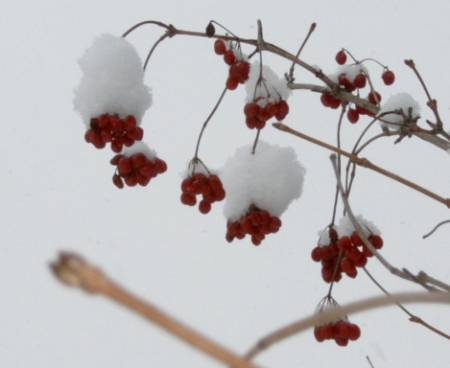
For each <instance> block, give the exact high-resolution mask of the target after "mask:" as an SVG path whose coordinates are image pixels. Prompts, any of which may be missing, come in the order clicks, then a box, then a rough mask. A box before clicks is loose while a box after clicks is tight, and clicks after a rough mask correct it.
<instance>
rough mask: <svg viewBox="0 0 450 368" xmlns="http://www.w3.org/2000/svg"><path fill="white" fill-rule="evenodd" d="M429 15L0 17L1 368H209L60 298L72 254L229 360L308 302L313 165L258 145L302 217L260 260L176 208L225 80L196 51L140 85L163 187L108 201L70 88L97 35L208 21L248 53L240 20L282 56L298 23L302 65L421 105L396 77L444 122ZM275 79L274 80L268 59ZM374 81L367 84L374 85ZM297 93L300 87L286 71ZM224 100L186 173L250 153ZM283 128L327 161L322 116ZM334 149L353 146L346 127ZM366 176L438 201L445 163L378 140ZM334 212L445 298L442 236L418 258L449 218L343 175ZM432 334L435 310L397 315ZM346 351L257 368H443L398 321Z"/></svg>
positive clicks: (410, 143)
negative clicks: (338, 60)
mask: <svg viewBox="0 0 450 368" xmlns="http://www.w3.org/2000/svg"><path fill="white" fill-rule="evenodd" d="M449 14H450V5H449V3H448V2H447V1H444V0H440V1H428V2H424V1H378V2H369V1H339V2H336V1H315V2H301V1H296V2H294V1H285V0H280V1H276V2H273V3H272V2H261V1H247V2H244V1H223V2H216V1H198V0H193V1H186V2H180V1H171V0H167V1H128V2H126V3H125V2H112V1H91V2H87V1H86V2H80V1H77V2H76V1H63V0H60V1H49V0H43V1H39V2H32V1H16V2H10V3H8V4H7V5H6V4H5V5H4V6H3V10H2V12H0V28H1V32H0V34H1V44H2V57H1V58H0V70H1V71H2V73H1V87H0V88H1V94H2V95H1V97H2V102H3V103H2V111H3V123H2V125H3V141H2V144H1V145H0V157H2V158H3V161H2V162H3V170H2V172H3V174H2V180H1V182H2V183H1V186H2V191H1V192H0V203H1V210H0V215H1V223H2V242H1V245H0V252H1V253H0V269H1V274H2V275H3V276H2V277H1V278H0V287H1V290H2V291H3V293H2V297H1V308H0V310H1V313H0V366H2V367H14V368H22V367H23V368H25V367H26V368H28V367H35V368H41V367H42V368H48V367H64V368H79V367H84V368H91V367H92V368H94V367H109V368H119V367H134V368H139V367H148V366H153V367H184V368H187V367H192V368H194V367H220V366H221V365H220V364H218V363H216V362H213V361H211V360H210V359H209V358H206V357H205V356H204V355H202V354H200V353H197V352H196V351H194V350H192V349H191V348H189V347H187V346H185V345H183V344H182V343H179V342H178V341H177V340H175V339H174V338H172V337H170V336H168V335H166V334H165V333H163V332H161V331H160V330H158V329H156V328H155V327H153V326H151V325H148V324H147V323H145V322H143V321H142V320H141V319H140V318H138V317H136V316H134V315H131V314H129V313H128V312H126V311H124V310H122V309H120V308H118V307H116V306H114V305H111V304H109V303H107V302H106V301H105V300H102V299H101V298H88V297H86V296H85V295H82V294H80V293H79V292H75V291H73V290H68V289H66V288H63V287H61V286H60V285H59V284H58V283H56V282H55V281H54V280H53V278H52V277H51V276H50V274H49V272H48V270H47V268H46V267H47V263H48V262H49V261H50V260H51V259H52V258H53V257H54V256H55V254H56V252H57V251H58V250H59V249H71V250H75V251H77V252H80V253H82V254H84V255H85V256H86V257H88V258H89V259H92V260H93V261H95V262H97V263H99V264H100V265H102V267H104V268H105V269H106V270H107V271H108V272H109V273H110V274H111V275H112V276H113V277H115V278H116V279H117V280H120V281H121V282H122V283H123V284H124V285H126V286H127V287H129V288H130V289H131V290H133V291H135V292H136V293H139V294H140V295H142V296H143V297H147V298H149V299H150V300H152V301H153V302H155V303H157V304H158V305H159V306H161V307H162V308H164V309H165V310H167V311H169V312H171V313H173V314H174V315H175V316H176V317H178V318H179V319H181V320H183V321H186V322H187V323H189V324H191V325H193V326H195V327H197V328H199V329H200V330H201V331H203V332H204V333H205V334H207V335H210V336H212V337H214V338H216V339H217V340H219V341H220V342H222V343H224V344H226V345H227V346H229V347H230V348H232V349H234V350H236V351H237V352H244V351H245V350H246V349H247V348H248V347H249V346H250V345H251V344H253V343H254V342H255V341H256V339H257V338H259V337H260V336H261V335H263V334H265V333H267V332H269V331H270V330H272V329H273V328H275V327H279V326H281V325H282V324H285V323H286V322H288V321H291V320H294V319H298V318H300V317H303V316H306V315H307V314H309V313H311V312H312V311H313V310H314V308H315V306H316V304H317V302H318V301H319V300H320V299H321V298H322V297H323V296H324V295H325V294H326V291H327V285H326V284H324V283H323V282H322V280H321V277H320V267H319V265H318V264H315V263H313V262H312V261H311V260H310V256H309V254H310V251H311V249H312V247H313V246H315V242H316V240H317V231H318V230H320V229H321V228H323V227H324V226H326V225H327V223H328V222H329V219H330V212H331V206H332V197H333V195H334V193H333V188H334V180H333V176H332V171H331V166H330V163H329V160H328V153H327V152H324V151H323V150H321V149H319V148H317V147H314V146H311V145H310V144H309V143H305V142H302V141H299V140H296V139H295V138H294V137H292V136H287V135H285V134H282V133H281V132H279V131H276V130H275V129H270V128H268V129H266V130H265V131H264V132H263V137H264V139H266V140H268V141H271V142H276V143H279V144H282V145H290V146H292V147H294V148H295V149H296V151H297V153H298V156H299V159H300V160H301V161H302V163H303V164H304V166H305V167H306V168H307V176H306V182H305V187H304V193H303V196H302V198H301V199H300V200H299V201H297V202H295V203H294V204H293V205H292V206H291V207H290V208H289V209H288V210H287V211H286V212H285V214H284V215H283V218H282V220H283V227H282V229H281V231H280V232H279V233H278V234H276V235H274V236H270V237H269V238H268V239H267V240H266V241H265V242H264V243H263V244H262V246H261V247H259V248H254V247H253V246H251V245H250V242H249V241H247V240H245V241H241V242H234V243H233V244H231V245H229V244H228V243H226V241H225V219H224V217H223V215H222V208H221V206H220V205H219V206H216V207H214V208H213V211H212V212H211V213H210V214H209V215H208V216H203V215H201V214H199V213H198V211H197V210H194V209H192V208H187V207H186V206H182V205H181V204H180V203H179V195H180V189H179V185H180V182H181V178H180V173H181V172H182V171H183V170H184V166H185V164H186V163H187V161H188V160H189V159H190V158H191V155H192V153H193V150H194V145H195V140H196V136H197V134H198V131H199V129H200V126H201V124H202V122H203V120H204V118H205V117H206V116H207V114H208V113H209V111H210V109H211V108H212V106H213V104H214V103H215V101H216V99H217V97H218V96H219V94H220V92H221V90H222V88H223V83H224V80H225V77H226V68H225V66H224V64H223V62H222V61H221V60H220V58H218V57H217V56H216V55H215V54H214V53H213V48H212V42H211V41H210V40H205V39H190V38H181V37H180V38H174V39H171V40H168V41H166V42H165V43H164V44H162V45H161V46H160V48H159V49H158V50H157V52H156V54H155V55H154V58H153V59H152V61H151V63H150V66H149V69H148V72H147V76H146V82H147V83H148V84H149V85H150V86H151V87H152V89H153V97H154V104H153V106H152V107H151V109H150V110H149V111H148V112H147V114H146V116H145V121H144V125H143V126H144V129H145V132H146V133H145V134H146V136H145V137H146V141H147V142H148V143H149V144H150V145H151V146H152V147H154V148H155V149H156V150H157V151H158V153H159V155H160V156H161V157H162V158H163V159H165V160H166V162H167V163H168V166H169V170H168V172H167V173H166V174H164V175H162V176H160V177H158V178H157V179H155V180H154V181H153V182H152V183H151V184H150V186H149V187H147V188H143V189H142V188H141V189H139V188H138V189H129V188H127V189H125V190H123V191H118V190H117V189H116V188H115V187H114V186H113V185H112V184H111V176H112V172H113V170H112V166H110V165H109V163H108V161H109V158H110V157H111V154H110V152H108V151H106V150H103V151H97V150H95V149H93V148H92V147H91V146H89V145H87V144H86V143H85V142H84V140H83V135H84V125H83V124H82V122H81V119H80V117H79V116H78V115H77V114H76V113H75V112H74V111H73V109H72V97H73V94H72V91H73V88H74V86H75V85H76V84H77V83H78V80H79V78H80V70H79V68H78V65H77V59H78V58H79V57H80V55H81V54H82V53H83V51H84V50H85V49H86V48H87V47H88V46H89V45H90V43H91V42H92V40H93V38H94V37H95V36H97V35H99V34H101V33H105V32H108V33H114V34H117V35H119V34H121V33H122V32H123V31H124V30H126V29H127V28H128V27H129V26H131V25H132V24H134V23H136V22H138V21H141V20H145V19H159V20H163V21H167V22H169V23H173V24H174V25H176V26H177V27H180V28H187V29H195V30H197V29H198V30H202V29H203V28H204V27H205V25H206V24H207V22H208V20H209V19H211V18H213V19H216V20H218V21H220V22H222V23H223V24H225V25H226V26H227V27H229V28H231V29H232V30H233V31H234V32H235V33H237V34H238V35H242V36H245V37H254V36H255V33H256V26H255V25H256V19H258V18H260V19H261V20H262V21H263V25H264V34H265V37H266V39H267V40H269V41H271V42H274V43H277V44H279V45H280V46H282V47H284V48H286V49H288V50H291V51H293V52H294V51H295V50H296V49H297V47H298V45H299V43H300V42H301V41H302V39H303V36H304V34H305V32H306V30H307V28H308V27H309V24H310V23H311V22H313V21H315V22H317V24H318V27H317V30H316V32H315V33H314V35H313V36H312V38H311V41H310V43H309V44H308V46H307V47H306V49H305V51H304V54H303V57H304V59H305V60H306V61H308V62H310V63H312V64H318V65H320V66H322V67H323V68H324V69H325V70H329V71H330V72H331V71H333V70H334V68H335V62H334V55H335V53H336V51H337V50H338V49H340V48H341V47H347V48H349V49H350V50H351V51H353V52H354V53H355V54H356V55H357V56H358V57H361V58H362V57H365V56H367V57H375V58H378V59H380V60H381V61H382V62H384V63H386V64H387V65H389V66H390V67H391V68H392V69H393V70H394V71H395V72H396V74H397V81H396V83H395V85H394V86H392V87H391V88H389V89H383V91H385V95H386V96H388V95H389V94H391V93H396V92H402V91H409V92H410V93H411V94H412V95H413V96H414V97H415V98H416V99H417V100H418V101H419V102H420V104H421V106H422V108H423V115H424V116H425V117H430V116H431V115H430V114H429V112H428V111H427V110H426V108H425V104H424V103H425V101H426V100H425V97H424V94H423V92H422V90H421V89H420V88H419V85H418V82H417V80H416V79H415V78H414V76H413V75H412V73H411V72H410V71H409V70H408V69H407V68H406V67H405V66H404V65H403V59H404V58H414V59H415V60H416V63H417V65H418V67H419V68H420V70H421V71H422V72H423V76H424V77H425V79H426V80H427V82H428V83H429V87H430V89H431V91H432V94H433V95H434V96H435V97H436V98H437V99H438V100H439V102H440V106H441V111H442V117H443V119H444V120H445V121H447V122H448V121H449V115H450V114H449V108H450V103H449V91H448V86H449V85H450V71H449V68H448V65H449V63H450V52H449V44H450V42H449V41H450V27H449V26H448V16H449ZM160 34H161V31H160V30H159V29H156V28H153V27H151V26H148V27H144V28H142V29H141V30H139V31H137V32H136V33H135V34H133V35H132V36H130V38H129V39H130V41H131V42H133V43H134V44H135V45H136V46H137V47H138V49H139V51H140V53H141V55H142V56H143V57H145V54H146V52H147V50H148V49H149V48H150V47H151V45H152V43H153V42H154V41H155V40H156V39H157V37H159V35H160ZM265 60H266V62H267V63H270V65H271V66H272V67H273V69H275V70H276V71H278V72H279V73H280V74H281V73H283V72H284V71H286V70H287V69H288V68H289V66H290V65H289V63H287V62H286V61H284V60H282V59H279V58H276V57H273V56H267V57H266V58H265ZM375 73H376V72H375ZM297 80H298V81H304V82H314V79H313V78H312V77H311V76H309V75H308V74H307V73H306V72H304V71H302V70H300V69H298V70H297ZM244 96H245V92H244V91H243V89H242V88H240V89H238V90H237V91H235V92H233V93H230V94H229V95H228V96H227V97H226V99H225V101H224V103H223V105H222V106H221V107H220V108H219V110H218V113H217V115H216V116H215V118H214V120H213V121H212V123H211V126H210V129H209V130H208V131H207V132H206V134H205V140H204V143H203V145H202V148H201V152H200V156H201V158H202V159H204V160H205V161H207V163H208V164H209V165H210V166H212V167H220V166H221V165H222V164H223V162H224V160H225V159H226V158H227V157H228V156H229V155H230V154H231V152H233V151H234V149H235V148H236V147H238V146H240V145H242V144H246V143H248V142H250V141H251V140H252V139H253V132H250V131H249V130H248V129H246V128H244V127H243V113H242V106H243V99H244ZM289 102H290V105H291V113H290V115H289V118H288V119H287V121H286V122H287V123H288V124H290V125H292V126H293V127H295V128H297V129H301V130H303V131H305V132H307V133H309V134H312V135H315V136H318V137H320V138H322V139H324V140H327V141H330V142H332V141H333V140H334V139H335V127H336V120H337V117H336V113H335V112H334V111H327V110H325V109H324V108H322V106H321V105H320V102H319V96H317V95H312V94H310V93H306V92H298V93H295V94H294V95H293V96H292V97H291V98H290V101H289ZM344 125H345V127H344V135H345V142H347V146H348V145H349V144H350V142H351V140H352V139H354V138H355V137H356V134H357V131H359V130H360V129H362V127H363V126H364V122H362V123H359V124H358V126H350V124H347V123H346V124H344ZM366 154H367V156H368V157H370V158H371V159H373V161H374V162H376V163H379V164H382V165H385V166H386V167H387V168H388V169H391V170H393V171H396V172H398V173H400V174H402V175H404V176H405V177H408V178H410V179H413V180H417V181H418V182H419V183H420V184H423V185H424V186H426V187H429V188H430V189H432V190H434V191H436V192H437V193H440V194H442V195H443V196H450V186H449V183H450V170H446V168H447V167H449V163H450V157H449V156H448V155H447V154H445V153H444V152H441V151H438V150H436V149H435V148H433V147H431V146H428V145H426V144H424V143H422V142H421V141H418V140H417V139H413V140H405V142H403V143H402V144H401V145H398V146H394V145H393V144H392V141H391V140H386V142H380V143H378V144H376V145H374V147H372V148H371V149H369V150H367V152H366ZM359 173H360V174H361V176H360V177H359V178H358V179H357V181H356V187H355V191H354V193H353V195H354V197H353V198H352V203H353V206H354V209H355V210H356V212H358V213H362V214H364V216H365V217H367V218H368V219H370V220H372V221H373V222H375V223H376V224H377V226H378V227H379V228H380V229H381V230H382V232H383V234H384V237H385V247H384V248H383V254H384V255H385V256H386V257H388V258H389V259H390V260H391V261H392V262H393V263H394V264H396V265H399V266H406V267H408V268H411V269H412V270H420V269H424V270H428V271H430V272H432V273H433V274H434V275H436V276H437V277H439V278H441V279H444V280H450V269H449V267H448V257H449V255H450V250H449V234H450V228H444V229H442V230H441V231H440V232H438V233H437V234H436V235H435V236H434V237H433V238H431V239H429V240H426V241H422V240H421V235H422V234H423V233H424V232H426V231H428V230H429V229H430V228H431V227H432V226H434V224H435V223H437V222H438V221H440V220H442V219H446V218H448V217H449V216H448V210H447V209H445V208H444V206H442V205H439V204H437V203H436V202H432V201H431V200H428V199H427V198H425V197H423V196H421V195H420V194H417V193H414V192H412V191H409V190H406V189H405V188H404V187H402V186H400V185H398V184H396V183H394V182H391V181H388V179H386V178H383V177H381V176H379V175H377V174H374V173H371V172H365V171H363V170H361V171H360V172H359ZM368 268H369V269H370V270H371V271H373V274H374V275H375V276H376V277H377V278H378V279H379V280H380V281H381V282H382V283H383V285H384V286H385V287H386V288H388V289H389V290H391V291H400V290H417V288H415V287H414V286H413V285H410V284H408V283H406V282H403V281H401V280H398V279H396V278H395V277H393V276H391V275H389V274H388V273H387V271H385V270H384V269H383V268H382V267H381V266H380V265H378V264H377V262H376V261H375V260H370V263H369V265H368ZM378 293H379V292H378V290H377V289H376V287H375V286H374V285H373V284H371V283H370V281H369V280H368V279H367V278H366V277H365V276H364V275H360V276H358V278H357V279H356V280H349V279H344V280H343V281H342V282H340V283H339V284H337V285H336V289H335V297H336V299H337V300H338V301H339V302H342V303H344V302H348V301H351V300H354V299H357V298H361V297H364V296H368V295H375V294H378ZM411 310H412V311H413V312H415V313H417V314H419V315H420V316H421V317H423V318H424V319H426V320H428V321H429V322H430V323H433V324H436V325H438V326H439V327H441V328H442V329H443V330H446V331H447V332H448V331H450V319H449V309H448V307H430V306H411ZM351 319H352V320H353V321H354V322H356V323H358V324H359V325H360V326H361V328H362V337H361V339H360V340H358V341H357V342H355V343H351V344H349V346H348V347H347V348H344V349H343V348H340V347H337V346H335V344H334V343H333V342H325V343H322V344H319V343H317V342H316V341H315V340H314V337H313V335H312V332H307V333H304V334H301V335H299V336H297V337H295V338H292V339H290V340H288V341H285V342H283V343H282V344H280V345H278V346H276V347H274V348H273V349H271V350H270V351H268V352H267V353H264V354H262V355H261V356H260V358H259V359H258V362H260V363H261V364H262V365H264V366H265V367H286V368H291V367H296V368H298V367H305V368H306V367H308V368H309V367H325V366H329V365H338V366H345V367H368V364H367V362H366V360H365V356H366V355H369V356H370V357H371V359H372V361H373V363H374V365H375V367H377V368H383V367H406V366H407V367H408V368H419V367H424V366H428V365H430V364H431V365H432V366H433V367H448V366H449V365H450V349H449V344H448V341H446V340H444V339H442V338H440V337H438V336H436V335H434V334H432V333H430V332H428V331H427V330H425V329H423V328H421V327H420V326H416V325H414V324H412V323H410V322H408V320H407V317H406V316H405V315H404V314H402V313H401V311H399V310H398V309H394V308H391V309H386V310H380V311H376V312H371V313H365V314H361V315H356V316H354V317H351Z"/></svg>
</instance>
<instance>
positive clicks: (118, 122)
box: [84, 114, 144, 153]
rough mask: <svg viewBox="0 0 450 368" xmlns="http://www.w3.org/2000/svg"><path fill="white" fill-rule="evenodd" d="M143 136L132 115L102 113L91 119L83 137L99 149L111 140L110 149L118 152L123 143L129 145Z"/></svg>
mask: <svg viewBox="0 0 450 368" xmlns="http://www.w3.org/2000/svg"><path fill="white" fill-rule="evenodd" d="M143 136H144V131H143V130H142V128H141V127H138V126H137V122H136V118H135V117H134V116H133V115H128V116H127V117H126V118H123V119H121V118H120V117H119V116H118V115H117V114H113V115H111V114H103V115H100V116H99V117H98V118H92V119H91V121H90V129H88V131H87V132H86V134H85V136H84V138H85V139H86V142H88V143H92V144H93V145H94V146H95V147H96V148H99V149H100V148H104V147H105V145H106V143H109V142H111V149H112V150H113V151H114V152H116V153H119V152H120V151H122V148H123V146H124V145H125V146H127V147H129V146H131V145H132V144H133V143H134V142H135V141H140V140H142V138H143Z"/></svg>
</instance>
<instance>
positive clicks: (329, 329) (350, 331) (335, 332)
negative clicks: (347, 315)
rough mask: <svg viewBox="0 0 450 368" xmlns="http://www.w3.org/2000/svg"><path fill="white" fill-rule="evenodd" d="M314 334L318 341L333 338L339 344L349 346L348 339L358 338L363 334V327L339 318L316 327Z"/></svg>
mask: <svg viewBox="0 0 450 368" xmlns="http://www.w3.org/2000/svg"><path fill="white" fill-rule="evenodd" d="M314 336H315V338H316V340H317V341H319V342H322V341H324V340H331V339H333V340H334V341H335V342H336V344H337V345H339V346H347V344H348V341H349V340H352V341H355V340H358V339H359V337H360V336H361V329H360V328H359V326H358V325H356V324H354V323H350V322H348V321H346V320H339V321H337V322H334V323H328V324H325V325H322V326H316V327H315V328H314Z"/></svg>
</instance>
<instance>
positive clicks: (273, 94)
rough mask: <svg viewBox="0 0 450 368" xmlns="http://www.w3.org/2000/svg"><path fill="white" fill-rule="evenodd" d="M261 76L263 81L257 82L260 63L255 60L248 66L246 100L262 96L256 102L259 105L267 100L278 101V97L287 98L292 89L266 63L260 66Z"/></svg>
mask: <svg viewBox="0 0 450 368" xmlns="http://www.w3.org/2000/svg"><path fill="white" fill-rule="evenodd" d="M262 76H263V81H264V83H258V80H259V77H260V64H259V62H255V63H253V64H252V66H251V68H250V76H249V79H248V81H247V83H246V84H245V90H246V92H247V98H246V101H247V102H253V101H255V100H256V99H258V98H260V97H262V99H261V100H260V101H259V102H258V103H259V104H260V106H261V107H264V106H266V104H267V103H268V102H278V101H280V99H283V100H285V101H286V100H287V99H288V98H289V96H290V95H291V93H292V91H291V90H290V89H289V87H288V86H287V81H286V79H285V78H284V77H278V76H277V75H276V74H275V72H274V71H273V70H272V69H270V67H268V66H267V65H263V67H262Z"/></svg>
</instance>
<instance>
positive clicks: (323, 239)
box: [317, 226, 331, 246]
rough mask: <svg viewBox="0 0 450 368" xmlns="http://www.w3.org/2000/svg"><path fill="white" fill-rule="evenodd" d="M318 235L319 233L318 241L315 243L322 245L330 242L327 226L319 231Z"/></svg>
mask: <svg viewBox="0 0 450 368" xmlns="http://www.w3.org/2000/svg"><path fill="white" fill-rule="evenodd" d="M318 235H319V241H318V243H317V245H319V246H324V245H329V244H330V243H331V239H330V229H329V227H328V226H327V227H326V228H325V229H323V230H321V231H319V233H318Z"/></svg>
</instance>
